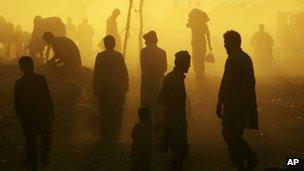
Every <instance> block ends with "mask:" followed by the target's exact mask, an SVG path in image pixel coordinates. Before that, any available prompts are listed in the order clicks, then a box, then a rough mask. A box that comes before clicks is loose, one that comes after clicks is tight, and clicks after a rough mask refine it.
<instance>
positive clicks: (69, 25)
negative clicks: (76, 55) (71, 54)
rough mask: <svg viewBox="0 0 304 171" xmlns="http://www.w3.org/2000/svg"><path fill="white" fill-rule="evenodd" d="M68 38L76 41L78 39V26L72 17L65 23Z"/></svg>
mask: <svg viewBox="0 0 304 171" xmlns="http://www.w3.org/2000/svg"><path fill="white" fill-rule="evenodd" d="M65 28H66V33H67V37H68V38H70V39H72V40H74V41H75V39H76V26H75V24H73V19H72V17H68V18H67V22H66V23H65Z"/></svg>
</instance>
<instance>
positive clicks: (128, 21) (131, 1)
mask: <svg viewBox="0 0 304 171" xmlns="http://www.w3.org/2000/svg"><path fill="white" fill-rule="evenodd" d="M132 6H133V0H130V4H129V10H128V17H127V23H126V34H125V39H124V44H123V51H122V52H123V56H124V57H125V58H126V53H127V42H128V38H129V36H130V24H131V10H132Z"/></svg>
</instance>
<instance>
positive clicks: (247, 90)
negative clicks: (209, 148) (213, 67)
mask: <svg viewBox="0 0 304 171" xmlns="http://www.w3.org/2000/svg"><path fill="white" fill-rule="evenodd" d="M224 44H225V48H226V51H227V54H228V59H227V60H226V64H225V71H224V75H223V79H222V83H221V86H220V90H219V95H218V104H217V110H216V113H217V116H218V117H219V118H220V119H222V126H223V132H222V133H223V137H224V139H225V141H226V143H227V145H228V149H229V154H230V158H231V162H232V165H233V166H236V167H238V170H240V171H243V170H252V169H253V168H254V167H255V166H256V165H257V163H258V158H257V155H256V154H255V153H254V152H253V151H252V150H251V149H250V147H249V145H248V144H247V142H246V141H245V140H244V139H243V133H244V130H245V129H258V114H257V104H256V95H255V78H254V71H253V64H252V61H251V59H250V56H248V55H247V54H246V53H245V52H244V51H243V50H242V49H241V36H240V34H239V33H238V32H236V31H233V30H231V31H227V32H226V33H225V34H224Z"/></svg>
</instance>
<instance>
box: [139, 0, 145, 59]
mask: <svg viewBox="0 0 304 171" xmlns="http://www.w3.org/2000/svg"><path fill="white" fill-rule="evenodd" d="M143 5H144V0H140V4H139V33H138V48H139V54H140V51H141V49H142V48H143V47H144V45H143V28H144V19H143Z"/></svg>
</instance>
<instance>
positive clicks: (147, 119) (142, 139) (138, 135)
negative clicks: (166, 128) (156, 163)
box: [131, 107, 162, 171]
mask: <svg viewBox="0 0 304 171" xmlns="http://www.w3.org/2000/svg"><path fill="white" fill-rule="evenodd" d="M138 118H139V122H138V123H137V124H136V125H134V127H133V132H132V138H133V144H132V151H131V160H132V169H131V170H132V171H140V170H145V171H146V170H147V171H149V170H151V166H150V155H151V146H152V131H156V130H159V129H161V128H162V124H161V123H159V124H157V125H156V124H155V125H152V122H151V111H150V109H149V108H148V107H141V108H140V109H139V110H138Z"/></svg>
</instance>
